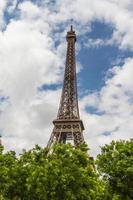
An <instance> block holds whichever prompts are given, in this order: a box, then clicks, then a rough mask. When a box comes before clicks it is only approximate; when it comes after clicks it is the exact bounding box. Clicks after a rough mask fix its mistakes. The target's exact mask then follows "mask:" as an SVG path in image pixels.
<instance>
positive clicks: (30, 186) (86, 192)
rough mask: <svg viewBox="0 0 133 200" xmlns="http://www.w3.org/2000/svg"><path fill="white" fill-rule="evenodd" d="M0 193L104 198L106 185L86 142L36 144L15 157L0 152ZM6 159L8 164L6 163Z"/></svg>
mask: <svg viewBox="0 0 133 200" xmlns="http://www.w3.org/2000/svg"><path fill="white" fill-rule="evenodd" d="M0 158H1V159H0V164H1V166H2V171H1V173H0V185H1V186H0V195H1V198H5V199H6V200H103V199H104V196H105V195H104V193H105V186H104V184H103V182H102V180H100V179H99V177H98V175H97V174H96V172H95V170H94V168H93V165H94V163H93V161H92V160H91V159H90V157H89V156H88V153H87V148H86V146H85V145H83V146H81V147H80V148H75V147H73V146H71V145H69V144H63V145H55V146H53V149H52V153H50V154H48V152H47V149H46V148H44V149H43V148H41V147H39V146H36V147H35V148H33V149H32V150H30V151H24V152H23V153H22V154H21V155H20V156H19V157H18V158H16V156H15V154H14V152H9V153H5V154H4V153H3V151H1V153H0ZM7 163H9V164H7Z"/></svg>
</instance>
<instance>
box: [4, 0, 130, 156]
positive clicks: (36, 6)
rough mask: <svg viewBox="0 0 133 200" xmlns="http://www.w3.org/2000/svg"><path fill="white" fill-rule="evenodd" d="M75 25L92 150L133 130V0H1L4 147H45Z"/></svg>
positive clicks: (80, 82) (83, 110)
mask: <svg viewBox="0 0 133 200" xmlns="http://www.w3.org/2000/svg"><path fill="white" fill-rule="evenodd" d="M71 24H73V27H74V29H75V31H76V35H77V42H76V61H77V79H78V97H79V108H80V117H81V119H82V120H83V123H84V126H85V131H84V137H85V141H86V142H87V144H88V146H89V148H90V154H91V155H92V156H96V155H97V154H98V153H99V152H100V147H101V146H102V145H104V144H108V143H110V142H111V141H112V140H120V139H130V138H132V136H133V81H132V79H133V78H132V76H133V2H132V0H121V1H119V0H93V1H92V0H73V1H71V0H53V1H52V0H0V134H1V135H2V143H3V145H4V146H5V150H15V151H16V152H17V153H21V152H22V149H30V148H33V147H34V145H35V144H39V145H41V146H42V147H43V146H46V144H47V142H48V139H49V137H50V134H51V132H52V129H53V124H52V121H53V120H54V119H56V116H57V111H58V107H59V99H60V95H61V88H62V81H63V73H64V66H65V64H64V63H65V58H66V47H67V42H66V32H67V31H68V30H69V29H70V25H71Z"/></svg>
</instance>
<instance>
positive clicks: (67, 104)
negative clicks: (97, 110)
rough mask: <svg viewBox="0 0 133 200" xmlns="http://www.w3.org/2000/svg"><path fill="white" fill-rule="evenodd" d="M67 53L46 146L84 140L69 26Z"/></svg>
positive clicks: (72, 34)
mask: <svg viewBox="0 0 133 200" xmlns="http://www.w3.org/2000/svg"><path fill="white" fill-rule="evenodd" d="M66 39H67V55H66V66H65V74H64V83H63V89H62V96H61V101H60V106H59V111H58V115H57V119H56V120H54V121H53V123H54V129H53V132H52V134H51V137H50V139H49V142H48V145H47V146H48V148H49V147H50V146H51V145H52V144H53V143H54V142H59V143H68V142H69V143H73V145H75V146H79V145H80V144H81V143H83V142H84V138H83V133H82V132H83V130H84V126H83V122H82V120H80V116H79V107H78V97H77V80H76V61H75V42H76V34H75V31H74V30H73V27H72V26H71V29H70V31H68V32H67V36H66Z"/></svg>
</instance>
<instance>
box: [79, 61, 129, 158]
mask: <svg viewBox="0 0 133 200" xmlns="http://www.w3.org/2000/svg"><path fill="white" fill-rule="evenodd" d="M132 66H133V59H131V58H130V59H127V60H125V63H124V65H123V66H122V67H119V66H114V67H113V69H112V70H111V71H110V72H109V73H111V78H108V79H107V80H106V83H105V86H104V87H103V88H102V89H101V90H100V91H99V92H95V93H92V94H91V95H90V94H89V95H88V96H85V97H84V98H83V99H82V100H81V110H82V112H83V113H82V116H83V118H84V122H85V125H86V130H87V135H86V139H87V141H88V143H89V144H90V147H91V149H93V153H94V152H95V154H96V152H98V147H99V146H100V145H103V144H105V143H109V142H111V140H115V139H129V138H132V137H133V82H132V77H131V76H132V73H133V67H132ZM87 108H88V112H86V111H87ZM89 108H93V109H94V111H95V112H94V113H93V114H91V113H89Z"/></svg>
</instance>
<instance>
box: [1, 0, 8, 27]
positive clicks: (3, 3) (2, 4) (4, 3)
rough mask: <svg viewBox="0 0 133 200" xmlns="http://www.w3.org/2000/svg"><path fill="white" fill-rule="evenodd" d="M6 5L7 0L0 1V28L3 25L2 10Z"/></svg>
mask: <svg viewBox="0 0 133 200" xmlns="http://www.w3.org/2000/svg"><path fill="white" fill-rule="evenodd" d="M6 5H7V0H1V1H0V29H1V28H2V27H3V26H4V19H3V18H4V11H5V8H6Z"/></svg>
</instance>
